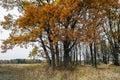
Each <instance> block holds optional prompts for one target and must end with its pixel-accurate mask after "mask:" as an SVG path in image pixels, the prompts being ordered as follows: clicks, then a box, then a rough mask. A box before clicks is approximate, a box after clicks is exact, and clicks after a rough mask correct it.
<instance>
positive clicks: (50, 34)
mask: <svg viewBox="0 0 120 80" xmlns="http://www.w3.org/2000/svg"><path fill="white" fill-rule="evenodd" d="M2 6H3V7H4V8H6V9H8V10H9V9H13V8H14V7H18V10H19V11H20V12H21V13H22V14H23V15H21V16H19V18H17V19H16V20H13V17H12V15H11V14H8V15H7V16H5V17H4V18H5V21H4V22H2V23H1V25H2V27H3V28H4V29H6V30H9V29H10V30H12V32H11V33H10V37H9V38H8V39H7V40H5V41H4V42H3V45H2V50H3V52H6V51H7V50H8V49H12V48H14V47H15V46H28V45H30V44H34V43H35V44H36V42H37V44H38V45H39V46H40V47H41V48H42V50H43V52H44V54H45V55H46V59H47V62H48V64H49V65H50V66H52V67H53V68H55V66H60V65H63V66H64V67H67V68H69V66H70V65H71V64H72V63H73V62H76V64H77V63H78V62H77V61H78V60H79V59H78V57H77V56H79V54H80V51H79V50H80V47H79V46H80V44H81V43H83V42H84V43H86V44H87V45H88V46H91V48H90V51H91V52H89V53H91V58H92V59H91V60H92V61H93V58H94V62H93V64H95V66H96V64H97V62H96V58H97V52H98V50H99V48H98V45H99V44H101V41H102V40H103V39H105V37H106V38H107V39H106V40H108V41H109V44H111V47H112V50H113V53H111V54H112V55H113V56H114V58H115V63H116V64H118V62H116V61H118V60H116V55H114V54H117V53H118V52H119V51H120V49H119V42H120V31H119V30H120V28H119V27H120V26H119V24H120V20H119V16H120V14H119V10H120V9H119V7H120V5H119V2H118V0H31V1H27V0H26V1H24V0H3V1H2ZM103 36H104V37H103ZM92 46H94V48H93V47H92ZM116 47H117V48H116ZM101 49H102V48H101ZM116 49H117V51H118V52H116ZM92 50H94V51H92ZM93 54H94V56H93ZM75 56H76V57H75ZM117 56H118V55H117Z"/></svg>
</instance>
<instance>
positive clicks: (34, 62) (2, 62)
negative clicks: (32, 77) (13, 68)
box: [0, 59, 42, 64]
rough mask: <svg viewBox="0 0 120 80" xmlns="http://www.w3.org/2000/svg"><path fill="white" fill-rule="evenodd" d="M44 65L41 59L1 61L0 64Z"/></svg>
mask: <svg viewBox="0 0 120 80" xmlns="http://www.w3.org/2000/svg"><path fill="white" fill-rule="evenodd" d="M36 63H42V60H40V59H35V60H33V59H11V60H0V64H36Z"/></svg>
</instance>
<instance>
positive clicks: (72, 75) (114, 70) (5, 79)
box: [0, 64, 120, 80]
mask: <svg viewBox="0 0 120 80" xmlns="http://www.w3.org/2000/svg"><path fill="white" fill-rule="evenodd" d="M119 75H120V67H117V66H112V65H109V66H108V65H100V66H98V68H97V69H95V68H93V67H91V66H90V65H85V66H79V67H76V69H75V70H72V71H70V70H55V71H52V70H51V69H47V68H46V67H45V66H43V65H37V64H36V65H35V64H29V65H22V64H11V65H6V64H5V65H0V80H120V76H119Z"/></svg>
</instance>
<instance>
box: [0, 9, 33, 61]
mask: <svg viewBox="0 0 120 80" xmlns="http://www.w3.org/2000/svg"><path fill="white" fill-rule="evenodd" d="M9 13H11V14H13V15H15V16H16V15H20V14H19V12H18V11H17V9H14V10H12V11H9V12H8V11H6V10H5V9H3V8H2V7H0V21H3V20H4V16H5V15H7V14H9ZM9 32H10V31H5V30H3V29H2V28H1V26H0V40H3V39H6V38H7V37H8V36H9ZM1 43H2V41H0V46H1ZM31 49H32V48H31V47H29V48H28V49H24V48H20V47H15V48H14V49H13V50H9V51H7V52H6V53H1V49H0V60H1V59H2V60H5V59H16V58H28V54H29V52H30V51H31Z"/></svg>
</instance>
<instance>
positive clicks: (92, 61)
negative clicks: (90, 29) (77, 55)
mask: <svg viewBox="0 0 120 80" xmlns="http://www.w3.org/2000/svg"><path fill="white" fill-rule="evenodd" d="M90 53H91V63H92V66H94V59H93V58H94V57H93V49H92V44H91V45H90Z"/></svg>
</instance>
